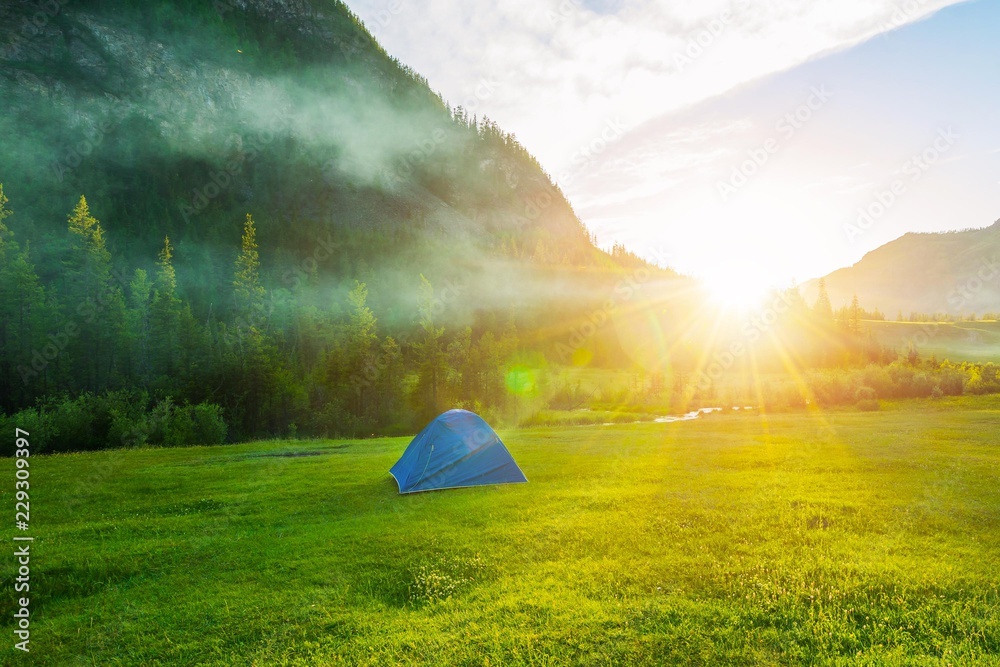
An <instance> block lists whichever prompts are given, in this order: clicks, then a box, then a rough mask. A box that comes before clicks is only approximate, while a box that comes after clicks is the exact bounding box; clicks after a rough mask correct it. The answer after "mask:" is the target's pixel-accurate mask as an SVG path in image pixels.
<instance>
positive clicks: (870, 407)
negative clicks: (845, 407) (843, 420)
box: [854, 398, 881, 412]
mask: <svg viewBox="0 0 1000 667" xmlns="http://www.w3.org/2000/svg"><path fill="white" fill-rule="evenodd" d="M854 408H855V409H856V410H860V411H861V412H876V411H878V410H879V409H880V408H881V406H880V405H879V402H878V400H876V399H874V398H865V399H862V400H860V401H858V402H857V403H855V404H854Z"/></svg>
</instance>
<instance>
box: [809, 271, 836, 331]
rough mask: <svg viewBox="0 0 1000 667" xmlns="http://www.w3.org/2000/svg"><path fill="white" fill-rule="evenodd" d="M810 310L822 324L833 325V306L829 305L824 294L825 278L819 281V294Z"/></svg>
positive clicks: (828, 300)
mask: <svg viewBox="0 0 1000 667" xmlns="http://www.w3.org/2000/svg"><path fill="white" fill-rule="evenodd" d="M812 310H813V313H814V314H815V315H816V317H818V318H819V320H820V321H821V322H823V323H824V324H832V323H833V306H832V305H831V304H830V296H829V294H827V292H826V278H820V279H819V293H818V294H817V295H816V302H815V303H814V304H813V308H812Z"/></svg>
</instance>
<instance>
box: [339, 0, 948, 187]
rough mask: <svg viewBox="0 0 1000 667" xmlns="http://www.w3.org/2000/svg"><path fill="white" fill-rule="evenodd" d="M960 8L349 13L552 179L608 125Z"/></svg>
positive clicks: (529, 2) (488, 8)
mask: <svg viewBox="0 0 1000 667" xmlns="http://www.w3.org/2000/svg"><path fill="white" fill-rule="evenodd" d="M958 1H959V0H819V1H817V0H786V1H785V2H778V1H772V2H766V3H764V2H758V1H752V0H639V1H635V2H627V3H626V2H588V1H587V0H497V1H496V2H494V3H490V4H483V3H468V2H460V1H459V0H355V1H354V2H351V6H352V9H354V11H356V12H357V13H358V14H359V16H360V17H361V18H362V19H363V20H364V21H365V22H366V24H367V25H368V26H369V29H371V30H372V31H373V32H374V33H375V34H376V36H377V37H378V38H379V40H380V41H381V42H382V43H383V45H384V46H385V47H386V48H387V49H388V50H389V52H391V53H393V54H394V55H396V56H398V57H400V58H401V59H402V60H403V61H404V62H406V63H407V64H409V65H411V66H413V67H414V68H415V69H416V70H417V71H418V72H420V73H422V74H424V75H425V76H427V78H428V80H429V81H430V83H431V85H432V86H434V87H435V88H437V89H438V90H440V91H441V92H442V93H443V94H444V96H445V98H446V99H448V100H450V101H452V102H453V103H455V104H459V103H461V101H462V100H464V99H467V98H469V97H470V95H471V94H472V90H473V89H474V87H475V85H476V84H477V82H478V81H480V80H481V79H482V78H483V77H487V78H490V77H492V78H497V79H500V80H501V81H503V84H504V85H503V86H502V87H501V89H500V90H499V91H498V92H497V94H496V95H495V96H494V97H492V98H491V99H490V100H488V101H487V102H485V103H483V104H482V108H481V109H479V110H477V111H479V112H480V113H482V112H485V113H487V114H488V115H489V116H491V117H492V118H494V119H495V120H497V121H498V122H499V123H500V124H501V125H502V126H503V127H504V128H506V129H508V130H510V131H513V132H515V133H516V134H517V135H518V136H519V137H520V138H521V139H522V141H524V143H526V145H527V146H528V147H529V149H530V150H531V151H532V152H534V153H535V154H536V155H537V156H538V157H539V159H540V160H541V161H542V164H543V165H545V166H546V167H547V168H548V169H549V170H550V171H552V172H555V173H557V172H559V171H561V170H562V169H564V168H566V167H567V166H568V163H569V159H570V156H571V155H572V154H573V151H574V150H575V149H576V147H577V146H579V145H580V144H582V143H585V142H587V141H588V140H589V139H590V138H591V137H592V136H594V134H596V133H599V132H600V129H601V127H602V126H603V125H604V123H605V122H607V119H609V118H612V117H616V116H618V117H623V118H625V119H626V121H627V122H628V123H630V124H632V125H638V124H640V123H642V122H644V121H646V120H649V119H652V118H655V117H657V116H660V115H662V114H664V113H666V112H669V111H672V110H675V109H679V108H682V107H685V106H688V105H691V104H695V103H697V102H699V101H701V100H704V99H706V98H709V97H712V96H715V95H720V94H722V93H725V92H726V91H728V90H731V89H733V88H734V87H736V86H739V85H740V84H743V83H746V82H748V81H752V80H754V79H757V78H760V77H762V76H765V75H767V74H770V73H773V72H777V71H781V70H785V69H789V68H792V67H794V66H796V65H798V64H800V63H802V62H804V61H806V60H808V59H810V58H812V57H815V56H816V55H819V54H822V53H825V52H828V51H831V50H836V49H843V48H846V47H848V46H851V45H853V44H856V43H858V42H860V41H863V40H865V39H867V38H870V37H872V36H874V35H876V34H878V33H880V32H882V31H885V30H887V29H889V28H892V27H895V26H897V25H903V24H906V23H910V22H912V21H915V20H918V19H920V18H923V17H925V16H927V15H928V14H930V13H933V12H934V11H936V10H938V9H941V8H942V7H945V6H948V5H951V4H955V3H956V2H958Z"/></svg>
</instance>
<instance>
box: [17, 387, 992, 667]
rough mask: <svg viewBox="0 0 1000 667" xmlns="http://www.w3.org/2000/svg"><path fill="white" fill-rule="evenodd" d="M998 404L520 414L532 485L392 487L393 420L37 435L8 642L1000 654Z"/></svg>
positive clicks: (120, 653)
mask: <svg viewBox="0 0 1000 667" xmlns="http://www.w3.org/2000/svg"><path fill="white" fill-rule="evenodd" d="M998 420H1000V399H998V398H995V397H979V398H962V399H947V400H938V401H914V402H902V403H885V404H884V406H883V411H882V412H879V413H865V414H862V413H854V412H849V411H838V412H833V413H827V414H820V413H798V414H781V415H773V416H771V417H761V416H759V415H743V414H739V413H737V414H727V415H725V416H718V417H715V418H712V419H705V420H697V421H692V422H684V423H676V424H632V425H623V426H603V427H592V428H589V427H570V428H558V427H552V428H533V429H522V430H519V431H511V432H508V433H502V434H501V435H502V436H503V437H504V439H505V441H506V442H507V444H508V447H509V449H510V450H511V452H512V453H513V454H514V456H515V458H516V459H517V460H518V463H519V464H520V465H521V467H522V468H523V469H524V470H525V473H526V474H527V476H528V478H529V479H530V480H531V483H529V484H527V485H512V486H501V487H488V488H478V489H458V490H452V491H445V492H432V493H423V494H415V495H412V496H405V497H401V496H398V495H397V493H396V488H395V484H394V483H393V481H392V479H391V477H389V476H388V475H387V474H386V472H385V471H386V470H387V469H388V468H389V467H390V466H391V465H392V463H394V462H395V460H396V458H397V457H398V456H399V454H400V453H401V452H402V450H403V449H404V448H405V446H406V444H407V439H405V438H403V439H399V438H396V439H379V440H370V441H363V442H350V443H348V442H324V441H314V442H303V443H288V442H275V443H266V442H265V443H250V444H244V445H236V446H230V447H217V448H186V449H156V450H133V451H117V452H97V453H91V454H72V455H56V456H49V457H39V458H36V459H33V460H32V462H33V467H32V474H33V477H32V480H33V485H32V494H33V495H32V505H33V507H32V509H33V510H35V513H34V514H33V517H32V518H33V519H34V524H33V527H34V529H35V534H36V535H37V542H36V543H35V546H34V555H33V560H32V568H33V569H32V586H33V590H32V607H33V610H34V612H35V615H34V618H33V625H32V627H33V630H34V632H33V637H32V639H33V643H32V649H33V652H32V654H31V656H30V659H27V660H25V659H23V658H22V657H21V656H17V655H14V656H12V657H11V656H10V653H8V657H9V660H8V662H9V664H22V663H23V664H44V665H76V664H80V665H92V664H93V665H153V664H164V665H166V664H170V665H175V664H178V665H186V664H191V665H194V664H207V665H233V664H258V665H271V664H278V665H338V664H369V665H384V664H414V665H416V664H434V665H436V664H456V665H529V664H531V665H536V664H537V665H578V664H595V665H621V664H637V665H638V664H642V665H659V664H692V665H696V664H717V665H733V664H735V665H741V664H742V665H755V664H803V663H814V664H900V665H904V664H905V665H911V664H927V665H932V664H933V665H937V664H1000V659H998V657H997V656H998V655H1000V488H998V485H997V483H996V470H997V464H998V462H1000V444H998V440H1000V438H998V437H997V436H998V428H997V424H998V423H1000V421H998ZM296 453H298V454H306V453H309V454H316V453H318V454H319V455H312V456H290V454H296ZM3 497H4V502H5V503H7V504H8V506H10V505H11V504H12V502H13V499H12V498H11V497H10V491H9V490H7V489H4V491H3ZM10 562H11V561H10V560H8V563H10ZM5 567H7V568H10V565H7V566H5ZM11 572H12V570H11V569H7V570H5V574H6V575H7V578H6V580H5V581H4V584H3V586H4V587H3V590H4V591H5V592H9V591H10V590H11V585H10V583H11V582H10V574H11ZM0 600H2V603H3V605H4V606H3V608H2V609H0V612H2V617H3V619H4V622H5V624H6V625H5V626H4V630H5V631H6V632H7V633H8V634H9V633H10V627H11V626H10V624H9V621H8V620H7V619H10V612H11V611H12V596H10V595H7V594H6V593H5V595H4V597H3V598H0Z"/></svg>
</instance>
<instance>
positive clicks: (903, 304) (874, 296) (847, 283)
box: [803, 221, 1000, 319]
mask: <svg viewBox="0 0 1000 667" xmlns="http://www.w3.org/2000/svg"><path fill="white" fill-rule="evenodd" d="M817 285H818V282H817V281H811V282H810V283H807V284H806V285H805V286H804V289H803V294H804V295H805V297H806V298H807V299H808V300H809V301H810V302H812V300H814V299H815V297H816V293H817ZM826 289H827V292H828V294H829V295H830V301H831V302H832V303H833V305H834V307H841V306H845V305H847V304H849V303H851V299H852V297H853V296H854V295H855V294H856V295H858V298H859V299H860V301H861V303H862V304H863V305H864V306H865V307H866V308H870V309H875V308H878V309H879V310H881V311H882V312H883V313H885V314H886V316H887V317H889V318H893V319H894V318H895V317H897V315H898V313H900V312H901V313H902V314H903V316H904V317H906V318H908V317H909V316H910V314H911V313H919V314H934V313H947V314H950V315H956V316H958V315H970V314H974V313H975V314H978V315H980V316H981V315H983V314H984V313H996V312H1000V221H998V222H996V223H994V224H993V225H992V226H990V227H986V228H983V229H972V230H967V231H961V232H944V233H937V234H918V233H910V234H906V235H904V236H902V237H900V238H898V239H896V240H895V241H892V242H891V243H887V244H885V245H884V246H882V247H881V248H878V249H876V250H873V251H871V252H870V253H868V254H867V255H865V256H864V257H863V258H862V259H861V261H859V262H858V263H857V264H855V265H854V266H850V267H846V268H843V269H838V270H837V271H834V272H833V273H831V274H830V275H828V276H826Z"/></svg>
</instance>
